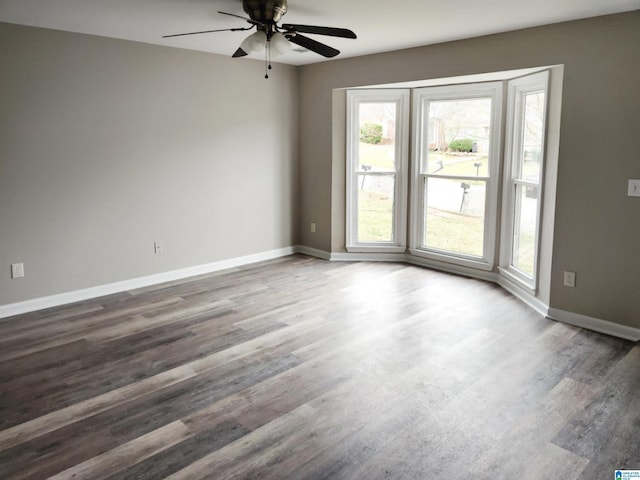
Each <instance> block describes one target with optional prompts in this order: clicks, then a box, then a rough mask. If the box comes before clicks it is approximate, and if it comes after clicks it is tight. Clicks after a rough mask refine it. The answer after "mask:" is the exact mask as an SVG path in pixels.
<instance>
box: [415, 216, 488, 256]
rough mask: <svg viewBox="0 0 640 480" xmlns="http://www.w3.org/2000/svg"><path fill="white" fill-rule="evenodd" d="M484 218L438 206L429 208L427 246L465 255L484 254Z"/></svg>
mask: <svg viewBox="0 0 640 480" xmlns="http://www.w3.org/2000/svg"><path fill="white" fill-rule="evenodd" d="M483 236H484V220H483V219H482V218H481V217H473V216H471V215H464V214H462V213H456V212H448V211H445V210H439V209H436V208H429V209H428V210H427V235H426V240H427V242H426V243H427V247H429V248H434V249H436V250H444V251H447V252H455V253H461V254H463V255H472V256H475V257H481V256H482V245H483V241H484V238H483Z"/></svg>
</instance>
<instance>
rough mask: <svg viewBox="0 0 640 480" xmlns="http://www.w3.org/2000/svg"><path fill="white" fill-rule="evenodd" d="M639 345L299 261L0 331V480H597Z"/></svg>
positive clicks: (33, 318)
mask: <svg viewBox="0 0 640 480" xmlns="http://www.w3.org/2000/svg"><path fill="white" fill-rule="evenodd" d="M615 468H627V469H632V468H640V346H638V345H636V344H633V343H631V342H627V341H624V340H619V339H615V338H611V337H607V336H604V335H599V334H596V333H593V332H589V331H585V330H580V329H577V328H574V327H570V326H567V325H563V324H560V323H555V322H552V321H549V320H546V319H544V318H542V317H540V316H539V315H537V314H536V313H534V312H533V311H531V310H530V309H529V308H527V307H526V306H524V305H523V304H521V303H520V302H519V301H518V300H516V299H514V298H513V297H511V296H510V295H509V294H508V293H506V292H504V291H503V290H501V289H500V288H499V287H496V286H494V285H491V284H488V283H484V282H481V281H476V280H470V279H465V278H461V277H456V276H453V275H447V274H443V273H438V272H434V271H430V270H427V269H422V268H418V267H414V266H408V265H399V264H381V263H376V264H371V263H330V262H325V261H322V260H317V259H311V258H308V257H305V256H301V255H295V256H291V257H286V258H284V259H279V260H275V261H270V262H265V263H261V264H256V265H253V266H249V267H244V268H239V269H234V270H230V271H227V272H223V273H218V274H212V275H207V276H204V277H199V278H197V279H191V280H188V281H181V282H175V283H172V284H167V285H161V286H157V287H153V288H146V289H142V290H136V291H131V292H127V293H122V294H117V295H112V296H109V297H104V298H101V299H96V300H92V301H87V302H82V303H77V304H73V305H69V306H65V307H60V308H55V309H50V310H47V311H42V312H36V313H31V314H26V315H22V316H19V317H14V318H11V319H6V320H4V321H2V322H0V478H2V479H18V478H29V479H38V478H55V479H67V478H73V479H81V478H86V479H92V480H95V479H156V478H171V479H197V478H203V479H232V478H233V479H278V480H279V479H367V480H371V479H440V478H446V479H449V480H450V479H468V478H476V479H519V480H521V479H532V480H533V479H535V480H537V479H540V480H548V479H563V480H567V479H582V480H586V479H594V480H595V479H598V480H601V479H608V478H613V472H614V469H615Z"/></svg>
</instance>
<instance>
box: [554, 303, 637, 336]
mask: <svg viewBox="0 0 640 480" xmlns="http://www.w3.org/2000/svg"><path fill="white" fill-rule="evenodd" d="M547 317H548V318H550V319H551V320H556V321H558V322H563V323H568V324H570V325H575V326H576V327H581V328H586V329H587V330H594V331H596V332H600V333H606V334H607V335H611V336H613V337H619V338H624V339H626V340H631V341H634V342H637V341H638V340H640V329H639V328H634V327H629V326H627V325H622V324H620V323H613V322H610V321H608V320H602V319H600V318H594V317H589V316H587V315H582V314H579V313H573V312H567V311H566V310H560V309H559V308H550V309H549V314H548V315H547Z"/></svg>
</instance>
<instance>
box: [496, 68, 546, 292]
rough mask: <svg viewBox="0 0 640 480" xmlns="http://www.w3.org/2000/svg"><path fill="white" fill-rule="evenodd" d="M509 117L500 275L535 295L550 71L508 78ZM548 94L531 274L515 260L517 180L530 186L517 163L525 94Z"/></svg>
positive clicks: (520, 148) (520, 145) (523, 184)
mask: <svg viewBox="0 0 640 480" xmlns="http://www.w3.org/2000/svg"><path fill="white" fill-rule="evenodd" d="M507 85H508V86H507V89H508V93H507V121H506V132H508V136H507V139H506V145H505V164H504V185H503V195H502V225H501V239H500V268H499V272H500V275H502V276H504V277H506V278H507V279H508V280H510V281H511V282H513V283H515V284H516V285H518V286H519V287H520V288H522V289H524V290H525V291H526V292H528V293H530V294H532V295H535V294H536V293H537V289H538V278H539V269H540V235H541V231H542V211H543V198H544V185H545V166H546V161H545V160H546V137H547V131H548V125H547V117H548V110H549V72H548V71H543V72H539V73H535V74H532V75H527V76H524V77H521V78H516V79H513V80H509V81H508V83H507ZM541 91H543V92H544V94H545V99H544V101H545V108H544V113H543V135H542V145H541V158H540V178H539V183H538V184H537V185H534V186H535V187H536V188H537V189H538V205H537V211H536V231H535V246H534V260H533V276H532V277H529V276H528V275H526V274H525V273H524V272H522V271H521V270H520V269H518V268H516V267H515V266H514V265H513V264H512V259H513V236H514V228H515V213H516V212H515V208H516V205H517V203H516V202H517V199H516V195H517V192H516V188H515V186H516V184H518V185H521V186H525V187H526V186H527V185H528V182H527V181H526V180H524V179H522V178H518V177H519V176H518V175H517V173H518V172H516V168H515V167H516V164H518V162H520V161H521V158H520V156H521V155H522V152H523V148H522V142H523V141H524V140H523V121H524V102H523V99H524V97H525V95H527V94H531V93H536V92H541Z"/></svg>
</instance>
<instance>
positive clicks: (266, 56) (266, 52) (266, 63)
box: [264, 42, 271, 79]
mask: <svg viewBox="0 0 640 480" xmlns="http://www.w3.org/2000/svg"><path fill="white" fill-rule="evenodd" d="M270 66H271V65H269V42H267V44H266V45H265V46H264V78H265V79H268V78H269V67H270Z"/></svg>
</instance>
